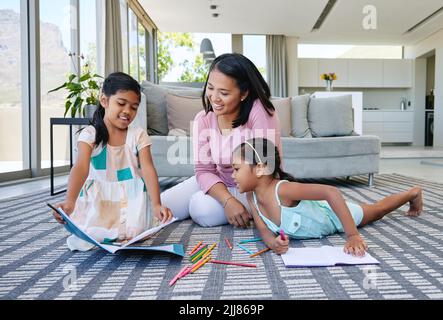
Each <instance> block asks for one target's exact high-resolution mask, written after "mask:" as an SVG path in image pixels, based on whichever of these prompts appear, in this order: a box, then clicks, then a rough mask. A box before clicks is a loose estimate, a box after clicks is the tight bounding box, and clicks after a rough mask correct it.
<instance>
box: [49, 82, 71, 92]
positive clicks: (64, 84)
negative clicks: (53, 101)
mask: <svg viewBox="0 0 443 320" xmlns="http://www.w3.org/2000/svg"><path fill="white" fill-rule="evenodd" d="M67 85H68V84H67V83H66V82H65V83H63V84H62V85H61V86H60V87H57V88H55V89H52V90H49V91H48V93H51V92H54V91H57V90H60V89H62V88H66V86H67Z"/></svg>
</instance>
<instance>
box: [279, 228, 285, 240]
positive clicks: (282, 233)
mask: <svg viewBox="0 0 443 320" xmlns="http://www.w3.org/2000/svg"><path fill="white" fill-rule="evenodd" d="M280 239H282V240H283V241H285V240H286V235H285V232H284V231H283V229H280Z"/></svg>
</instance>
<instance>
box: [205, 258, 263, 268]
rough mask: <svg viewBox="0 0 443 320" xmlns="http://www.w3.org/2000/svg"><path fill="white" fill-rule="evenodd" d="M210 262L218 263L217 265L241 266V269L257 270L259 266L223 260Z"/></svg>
mask: <svg viewBox="0 0 443 320" xmlns="http://www.w3.org/2000/svg"><path fill="white" fill-rule="evenodd" d="M209 262H211V263H216V264H228V265H232V266H239V267H249V268H257V265H256V264H253V263H240V262H231V261H221V260H210V261H209Z"/></svg>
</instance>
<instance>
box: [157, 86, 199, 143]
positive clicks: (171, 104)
mask: <svg viewBox="0 0 443 320" xmlns="http://www.w3.org/2000/svg"><path fill="white" fill-rule="evenodd" d="M166 106H167V114H168V127H169V130H170V132H171V131H173V132H180V131H181V132H185V133H186V135H188V136H189V135H190V133H191V129H190V128H191V122H192V121H193V120H194V118H195V116H196V115H197V113H199V112H200V111H202V110H204V107H203V103H202V99H201V98H200V97H189V96H183V95H178V94H173V93H168V94H167V95H166Z"/></svg>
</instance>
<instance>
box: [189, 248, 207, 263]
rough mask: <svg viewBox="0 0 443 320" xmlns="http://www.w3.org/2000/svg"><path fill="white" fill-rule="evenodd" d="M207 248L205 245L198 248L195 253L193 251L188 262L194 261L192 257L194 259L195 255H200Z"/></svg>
mask: <svg viewBox="0 0 443 320" xmlns="http://www.w3.org/2000/svg"><path fill="white" fill-rule="evenodd" d="M207 248H208V246H207V245H206V244H205V245H204V246H202V247H200V248H199V249H198V250H197V251H195V252H194V253H193V254H192V255H191V257H190V260H192V259H194V257H195V256H196V255H198V254H199V253H201V252H202V251H203V250H204V249H207Z"/></svg>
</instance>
